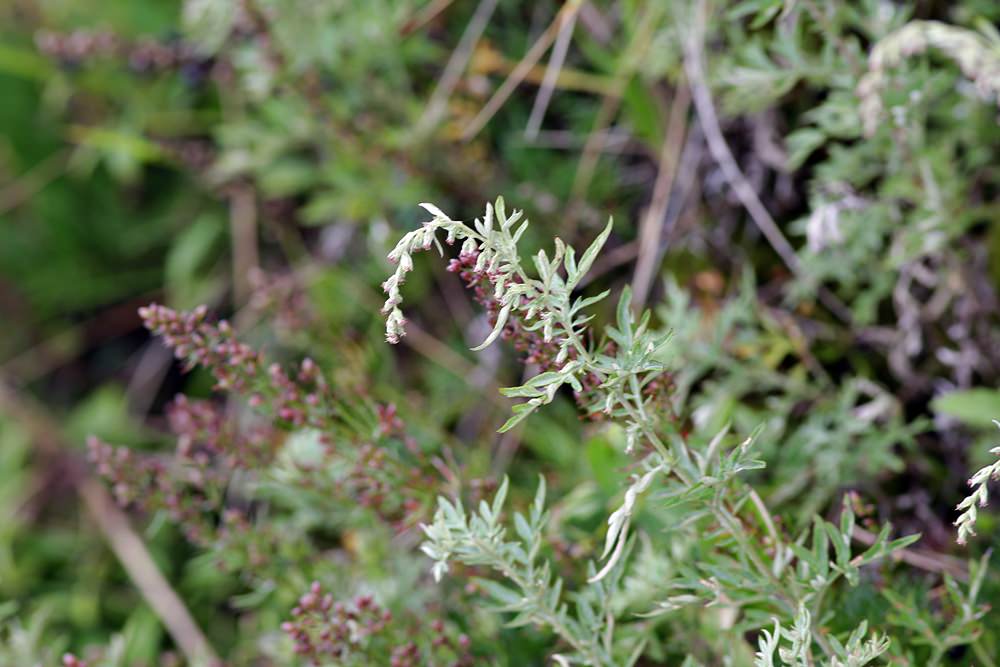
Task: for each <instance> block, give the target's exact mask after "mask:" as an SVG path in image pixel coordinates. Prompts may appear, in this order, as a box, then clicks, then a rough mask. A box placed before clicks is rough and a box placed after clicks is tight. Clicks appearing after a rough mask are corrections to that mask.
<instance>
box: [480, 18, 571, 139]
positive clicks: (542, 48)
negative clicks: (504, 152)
mask: <svg viewBox="0 0 1000 667" xmlns="http://www.w3.org/2000/svg"><path fill="white" fill-rule="evenodd" d="M579 9H580V2H579V0H569V1H568V2H567V3H566V4H564V5H563V6H562V7H561V8H560V9H559V13H557V14H556V17H555V18H554V19H553V20H552V23H550V24H549V27H548V28H546V29H545V31H544V32H543V33H542V34H541V35H540V36H539V37H538V39H537V40H535V43H534V44H532V45H531V48H530V49H528V52H527V53H525V54H524V57H523V58H522V59H521V62H519V63H518V64H517V67H515V68H514V71H512V72H511V73H510V76H508V77H507V80H506V81H504V82H503V84H502V85H501V86H500V88H498V89H497V91H496V92H495V93H493V97H491V98H490V99H489V101H488V102H487V103H486V105H485V106H484V107H483V108H482V110H481V111H480V112H479V113H478V114H477V115H476V117H475V118H473V119H472V121H471V122H469V124H468V125H467V126H466V127H465V129H464V130H463V131H462V139H465V140H469V139H471V138H473V137H474V136H476V135H477V134H479V131H480V130H482V129H483V128H484V127H485V126H486V123H488V122H490V119H491V118H493V116H494V115H495V114H496V112H497V111H499V110H500V107H502V106H503V105H504V102H506V101H507V98H509V97H510V95H511V93H513V92H514V89H515V88H517V87H518V86H519V85H520V84H521V81H523V80H524V77H525V76H527V74H528V72H529V71H531V69H532V68H533V67H534V66H535V65H536V64H537V63H538V61H539V60H540V59H541V57H542V56H543V55H544V54H545V52H546V51H547V50H548V49H549V47H550V46H551V45H552V42H553V41H555V39H556V36H557V35H558V34H559V31H560V30H561V28H562V26H563V25H564V24H565V23H566V22H567V21H569V20H570V19H571V17H572V16H573V15H574V14H576V12H577V11H579Z"/></svg>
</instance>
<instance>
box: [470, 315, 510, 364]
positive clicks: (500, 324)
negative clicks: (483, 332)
mask: <svg viewBox="0 0 1000 667" xmlns="http://www.w3.org/2000/svg"><path fill="white" fill-rule="evenodd" d="M510 306H511V305H510V304H509V303H508V304H507V305H506V306H504V307H503V308H501V309H500V312H499V313H498V314H497V323H496V324H495V325H494V326H493V331H491V332H490V335H489V336H487V337H486V340H484V341H483V342H482V343H480V344H479V345H477V346H475V347H474V348H472V351H473V352H479V351H480V350H483V349H485V348H487V347H489V345H490V344H491V343H492V342H493V341H495V340H496V339H497V338H499V337H500V334H501V333H503V328H504V327H505V326H507V318H508V317H509V316H510Z"/></svg>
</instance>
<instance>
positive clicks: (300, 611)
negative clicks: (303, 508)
mask: <svg viewBox="0 0 1000 667" xmlns="http://www.w3.org/2000/svg"><path fill="white" fill-rule="evenodd" d="M291 616H292V618H291V620H289V621H286V622H284V623H282V625H281V629H282V630H283V631H284V632H285V634H286V635H288V637H290V638H291V640H292V641H293V643H294V651H295V653H296V654H298V655H300V656H302V657H303V658H305V659H307V660H309V661H310V664H314V665H319V664H326V662H327V661H329V660H334V661H336V663H337V664H345V665H354V664H358V665H368V664H374V663H372V662H371V660H373V659H374V658H375V657H376V656H386V655H387V656H389V665H390V667H417V666H418V665H424V664H427V660H426V658H428V657H430V658H432V663H431V664H450V665H451V667H471V665H472V664H473V662H472V656H471V654H470V653H469V646H470V643H471V642H470V641H469V638H468V637H466V636H465V635H459V636H458V637H454V636H452V635H451V634H450V633H449V632H448V631H447V629H446V627H445V624H444V623H443V622H442V621H440V620H435V621H433V622H432V623H431V624H430V630H431V632H430V633H429V634H430V637H431V641H430V645H429V646H428V647H426V648H425V649H424V650H421V647H420V646H419V645H418V644H417V643H416V642H415V641H413V640H411V639H408V637H409V636H410V635H411V634H419V633H414V632H412V630H413V628H408V627H406V626H405V624H399V623H394V618H393V614H392V612H390V611H388V610H386V609H384V608H383V607H382V606H380V605H379V604H378V603H377V602H375V600H374V598H373V597H372V596H370V595H359V596H357V597H355V598H354V599H353V600H350V601H348V602H340V601H335V600H334V597H333V595H332V594H330V593H324V592H323V587H322V586H321V585H320V583H319V582H313V583H312V585H311V586H310V587H309V590H308V591H307V592H306V593H305V594H304V595H302V597H300V598H299V601H298V604H297V605H296V606H295V607H294V608H293V609H292V611H291ZM417 624H418V625H419V622H417ZM445 659H450V662H447V663H446V662H444V660H445Z"/></svg>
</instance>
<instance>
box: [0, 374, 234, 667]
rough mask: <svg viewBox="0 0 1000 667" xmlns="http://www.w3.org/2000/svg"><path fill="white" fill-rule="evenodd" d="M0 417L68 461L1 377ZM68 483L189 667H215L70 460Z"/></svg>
mask: <svg viewBox="0 0 1000 667" xmlns="http://www.w3.org/2000/svg"><path fill="white" fill-rule="evenodd" d="M0 412H3V413H5V414H7V415H8V416H9V417H10V418H12V419H14V420H16V421H17V422H18V423H20V424H21V426H23V427H24V429H25V430H26V431H27V432H28V434H29V435H30V436H31V437H32V439H33V441H34V444H35V446H36V447H38V449H39V450H40V451H41V452H43V454H44V455H45V456H46V457H50V458H67V457H70V456H71V454H70V449H69V447H67V446H65V445H64V444H63V436H62V434H61V433H60V431H59V428H58V426H56V423H55V421H54V420H53V419H52V418H51V417H50V416H49V415H48V413H47V412H46V410H45V409H44V408H43V407H42V406H41V405H39V404H37V403H35V402H34V401H32V400H31V399H29V398H27V397H25V396H23V395H21V394H19V393H18V392H17V391H15V389H14V388H13V387H12V386H11V385H10V384H9V382H7V381H6V380H5V379H4V378H2V377H0ZM70 465H71V467H72V469H73V472H74V474H73V475H72V476H71V481H72V483H73V485H74V487H75V488H76V491H77V493H78V494H79V495H80V499H81V500H83V505H84V508H85V509H86V510H87V514H88V515H89V516H90V517H91V519H92V520H93V521H94V523H95V524H97V527H98V529H99V530H100V531H101V534H102V535H103V536H104V539H105V541H106V542H107V543H108V546H109V547H110V548H111V551H112V552H114V554H115V556H116V557H117V558H118V561H119V562H120V563H121V564H122V567H123V568H125V571H126V572H127V573H128V575H129V578H130V579H131V580H132V582H133V583H134V584H135V586H136V588H138V589H139V593H140V594H141V595H142V596H143V599H144V600H145V601H146V603H147V604H148V605H149V607H150V608H151V609H152V610H153V612H154V613H155V614H156V615H157V617H158V618H159V619H160V621H161V622H162V623H163V626H164V627H165V628H166V630H167V632H168V633H170V636H171V637H172V638H173V640H174V642H175V643H176V644H177V647H178V648H179V649H180V650H181V652H183V653H184V655H185V657H186V658H187V660H188V663H189V664H191V665H203V664H220V660H219V656H218V655H217V654H216V652H215V650H214V649H213V648H212V646H211V644H209V642H208V639H206V638H205V635H204V633H202V631H201V629H200V628H199V627H198V625H197V623H195V621H194V618H193V617H192V616H191V613H190V612H189V611H188V609H187V607H186V606H185V605H184V602H183V601H182V600H181V599H180V597H179V596H178V595H177V593H176V592H175V591H174V589H173V588H171V586H170V583H169V582H168V581H167V580H166V578H165V577H164V576H163V574H162V573H161V572H160V570H159V569H158V568H157V566H156V562H155V561H154V560H153V557H152V555H151V554H150V553H149V550H148V549H147V548H146V545H145V544H144V543H143V541H142V540H141V539H140V538H139V536H138V535H137V534H136V532H135V531H134V530H133V529H132V526H131V525H129V521H128V518H127V517H126V516H125V514H124V513H123V512H122V511H121V510H120V509H118V507H117V506H116V505H115V504H114V501H112V499H111V496H110V495H109V494H108V492H107V490H105V488H104V487H103V486H101V484H100V483H99V482H97V481H96V480H95V479H94V478H93V477H91V476H90V475H89V474H87V472H86V470H85V468H84V466H83V465H82V464H81V463H80V462H78V461H75V460H73V459H70Z"/></svg>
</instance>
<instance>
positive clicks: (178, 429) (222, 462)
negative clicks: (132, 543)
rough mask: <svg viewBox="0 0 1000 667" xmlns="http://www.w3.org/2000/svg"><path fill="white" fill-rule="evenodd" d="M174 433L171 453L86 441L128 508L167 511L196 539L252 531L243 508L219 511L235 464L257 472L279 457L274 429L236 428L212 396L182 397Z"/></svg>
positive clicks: (172, 415)
mask: <svg viewBox="0 0 1000 667" xmlns="http://www.w3.org/2000/svg"><path fill="white" fill-rule="evenodd" d="M168 421H169V423H170V426H171V429H172V431H173V432H174V434H175V435H176V436H177V445H176V449H175V451H174V456H173V458H172V459H169V460H168V459H164V458H161V457H159V456H156V455H153V454H141V453H137V452H134V451H132V450H131V449H129V448H127V447H118V448H116V447H113V446H111V445H109V444H108V443H105V442H103V441H101V440H99V439H98V438H95V437H91V438H90V439H89V440H88V449H89V457H90V460H91V463H92V464H93V465H94V467H95V469H96V470H97V472H98V474H99V475H101V476H102V477H103V478H104V479H105V480H106V481H107V482H108V484H109V485H110V486H111V489H112V492H113V493H114V496H115V500H116V501H117V502H118V504H119V505H121V506H122V507H125V508H134V509H137V510H139V511H141V512H144V513H146V514H153V513H156V512H164V513H166V515H167V516H168V517H170V519H171V521H173V522H175V523H176V524H177V525H178V526H180V527H181V529H182V530H183V531H184V534H185V536H186V537H187V539H188V540H190V541H191V542H193V543H195V544H202V545H205V544H209V543H214V542H217V541H219V539H220V537H225V536H230V537H231V534H233V533H239V532H242V531H249V530H251V526H250V525H249V523H248V522H246V520H245V519H244V518H243V517H242V515H241V513H240V512H237V511H235V510H234V511H230V512H226V513H224V514H223V516H222V517H221V518H222V522H221V524H220V523H219V522H218V520H217V518H216V516H217V512H218V509H219V508H220V507H221V506H222V504H223V498H224V497H225V494H226V492H227V489H228V488H229V484H230V481H231V479H232V476H233V474H234V472H235V471H236V470H260V469H262V468H264V467H266V466H267V465H269V463H270V462H271V461H272V460H273V459H274V455H275V442H276V438H275V437H274V432H273V431H271V430H270V429H267V428H263V427H261V428H257V429H255V430H252V431H250V432H249V433H239V432H237V431H236V429H235V428H234V427H233V425H232V423H231V422H230V421H229V420H227V419H226V417H225V415H224V414H222V413H221V411H220V410H219V408H218V406H216V405H214V404H212V403H210V402H208V401H190V400H188V399H187V398H186V397H184V396H178V397H177V398H176V399H175V400H174V401H173V403H172V404H171V405H170V407H169V408H168Z"/></svg>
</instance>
